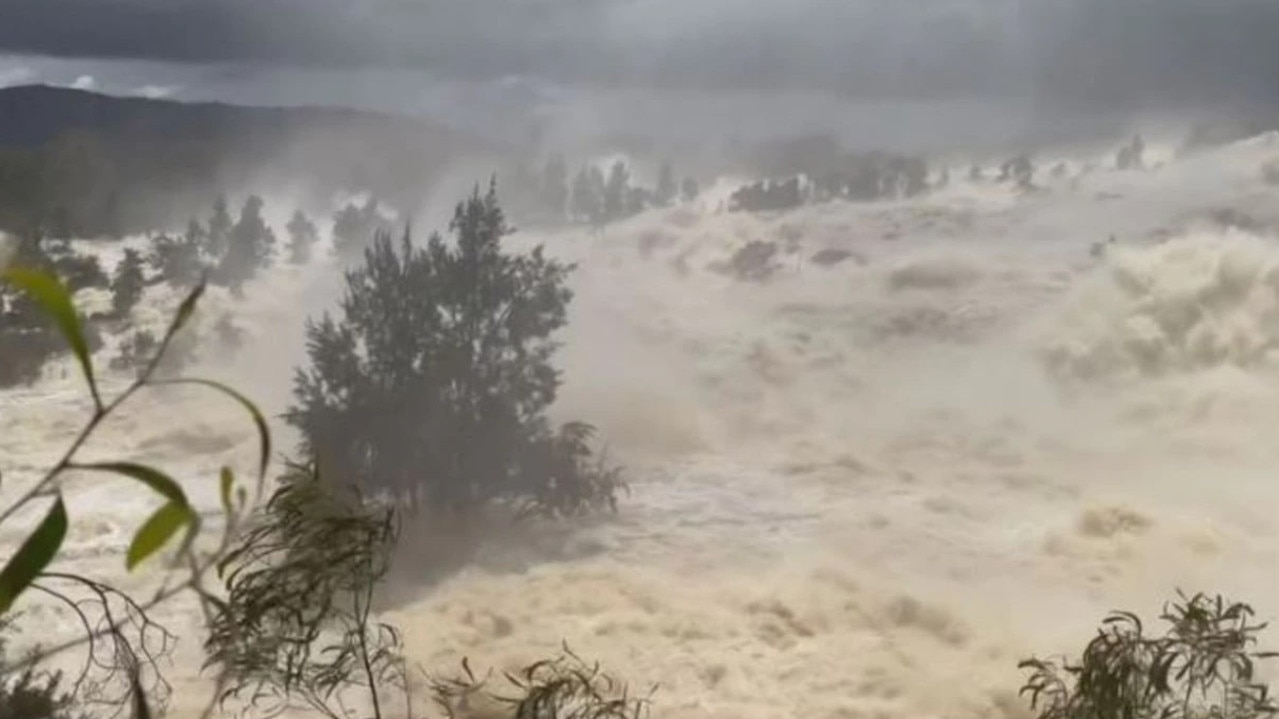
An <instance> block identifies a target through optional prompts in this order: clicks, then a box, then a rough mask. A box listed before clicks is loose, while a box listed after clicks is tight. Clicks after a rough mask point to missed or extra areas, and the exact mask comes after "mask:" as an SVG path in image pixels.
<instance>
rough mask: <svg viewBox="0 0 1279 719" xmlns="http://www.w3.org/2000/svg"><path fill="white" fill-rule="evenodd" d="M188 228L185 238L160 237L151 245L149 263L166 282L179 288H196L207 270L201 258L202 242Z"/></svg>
mask: <svg viewBox="0 0 1279 719" xmlns="http://www.w3.org/2000/svg"><path fill="white" fill-rule="evenodd" d="M191 229H192V228H188V231H187V234H186V236H184V237H172V236H170V235H160V236H159V237H157V238H155V240H154V241H153V242H152V244H151V256H150V257H149V258H148V261H149V262H150V264H151V267H152V268H153V269H154V270H155V273H156V274H157V275H158V276H159V277H160V278H162V279H164V281H165V282H168V283H169V284H170V285H172V286H174V287H179V288H188V287H194V286H195V284H196V283H197V282H199V280H200V276H201V274H202V273H203V272H204V270H205V264H204V262H203V261H202V260H201V257H200V240H199V236H198V235H193V234H192V232H191Z"/></svg>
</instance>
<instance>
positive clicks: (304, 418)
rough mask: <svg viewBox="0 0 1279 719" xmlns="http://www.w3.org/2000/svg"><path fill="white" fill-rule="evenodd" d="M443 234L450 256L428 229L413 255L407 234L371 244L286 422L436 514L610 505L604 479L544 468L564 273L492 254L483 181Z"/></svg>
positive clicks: (370, 480) (346, 476) (327, 464)
mask: <svg viewBox="0 0 1279 719" xmlns="http://www.w3.org/2000/svg"><path fill="white" fill-rule="evenodd" d="M449 229H450V231H451V232H452V233H453V235H454V238H455V240H456V244H455V246H453V245H451V244H449V243H446V242H445V240H444V238H443V237H441V236H440V235H439V234H438V233H436V234H433V235H432V236H431V237H430V238H429V239H428V240H427V243H426V246H425V247H415V246H414V244H413V242H412V240H411V238H410V236H409V233H408V232H407V231H406V232H405V233H404V236H403V238H402V239H401V241H400V242H399V243H398V244H399V249H398V251H397V248H396V243H394V242H392V240H391V238H390V237H389V236H387V235H386V234H379V236H378V237H377V238H376V240H375V241H374V244H373V246H372V247H370V248H369V249H368V250H366V252H365V256H364V260H365V261H364V265H363V266H361V267H359V268H357V269H355V270H353V271H351V272H349V273H348V274H347V276H346V283H347V292H346V296H345V298H344V300H343V302H342V304H341V308H340V314H339V316H338V317H337V318H336V319H335V318H334V317H332V316H329V315H325V316H324V318H323V319H321V320H320V321H318V322H311V323H309V324H308V328H307V337H308V354H309V357H310V366H309V367H308V368H306V369H305V370H300V371H299V372H298V374H297V377H296V380H295V395H296V398H297V406H296V407H294V408H293V409H292V410H291V411H290V413H289V414H288V420H289V422H290V423H292V424H293V425H295V426H297V427H298V428H299V429H300V430H301V431H302V434H303V437H304V438H305V447H304V449H305V451H307V452H308V453H309V454H310V455H311V456H313V457H315V458H316V459H318V460H319V462H320V466H321V467H324V468H326V471H327V472H329V473H330V474H332V475H333V476H336V477H339V478H341V479H343V480H345V481H356V482H359V483H360V484H361V486H363V487H365V488H366V489H367V490H368V491H370V492H373V493H383V494H389V495H391V496H394V497H395V498H397V499H399V500H401V501H407V502H409V503H410V504H412V505H415V506H416V505H419V504H424V505H425V506H427V507H429V508H431V509H434V510H444V511H469V510H474V509H476V508H478V507H479V506H480V505H483V504H485V503H487V502H489V501H492V500H498V499H510V500H515V501H528V500H533V501H534V502H536V503H538V504H539V505H540V508H541V509H543V510H545V511H548V512H556V511H559V512H572V511H577V510H579V509H582V508H583V507H582V506H581V503H580V502H579V501H578V499H579V498H581V497H583V496H587V495H591V493H590V492H587V491H585V490H582V489H581V487H583V486H586V485H591V486H599V487H602V488H603V489H602V490H600V491H602V492H604V493H605V494H611V492H612V491H613V489H614V488H615V487H617V486H619V485H618V483H617V482H616V476H615V475H607V476H601V475H599V474H598V473H594V471H593V470H594V468H591V470H592V471H591V472H579V473H575V471H576V470H578V469H581V465H580V464H578V465H573V466H568V465H565V464H564V463H562V462H560V463H552V462H548V461H546V460H545V455H546V452H547V448H548V447H550V446H551V443H553V442H554V441H556V438H555V436H553V435H552V433H551V432H550V431H549V427H548V424H547V420H546V418H545V411H546V408H547V407H548V406H549V405H550V404H551V402H552V401H553V400H554V399H555V394H556V390H557V388H558V386H559V383H560V378H559V373H558V372H557V371H556V370H555V369H554V368H553V367H552V366H551V364H550V360H551V356H552V354H553V352H554V351H555V348H556V346H557V344H556V342H554V341H553V340H552V335H553V334H554V333H555V332H556V331H557V330H559V329H560V328H561V327H563V325H564V323H565V320H566V311H567V305H568V302H569V300H570V299H571V297H572V293H571V291H570V290H569V289H568V288H567V287H566V286H565V283H566V279H567V276H568V273H569V271H570V270H571V266H569V265H564V264H561V263H559V262H556V261H554V260H550V259H548V258H547V257H545V256H544V254H543V252H542V249H541V248H540V247H538V248H537V249H535V250H533V251H532V252H530V253H528V254H514V253H507V252H504V251H503V249H502V246H501V242H502V238H503V237H505V236H506V235H508V234H510V232H511V230H510V228H509V227H508V226H507V224H506V219H505V216H504V214H503V212H502V209H501V208H500V207H499V206H498V201H497V190H496V184H495V183H494V185H492V186H490V188H489V191H488V193H487V194H485V195H481V194H480V193H479V191H478V189H477V190H476V191H475V192H474V193H473V194H472V196H471V197H470V198H469V199H467V200H466V201H465V202H463V203H460V204H459V205H458V206H457V208H456V210H455V212H454V216H453V220H452V222H451V223H450V226H449ZM592 483H593V484H592ZM550 486H555V487H557V488H559V489H558V490H557V491H555V492H549V491H547V488H548V487H550ZM598 495H599V492H598V491H597V492H595V493H594V494H593V495H591V496H598ZM542 499H546V500H547V501H548V502H552V503H553V504H552V505H550V506H548V505H546V504H545V503H543V502H541V500H542Z"/></svg>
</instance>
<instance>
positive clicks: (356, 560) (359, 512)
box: [205, 465, 407, 719]
mask: <svg viewBox="0 0 1279 719" xmlns="http://www.w3.org/2000/svg"><path fill="white" fill-rule="evenodd" d="M397 536H398V523H397V521H396V518H395V514H394V512H393V511H392V510H390V509H389V508H385V507H377V506H375V505H372V504H369V503H366V502H365V501H364V498H363V497H361V496H360V495H359V493H358V492H354V491H353V490H352V488H351V487H349V486H345V487H344V486H339V485H336V484H333V483H330V482H328V481H326V480H325V478H324V477H323V476H322V475H321V474H320V473H319V471H318V469H317V468H316V467H315V465H307V466H303V465H291V466H290V468H289V471H288V473H287V474H285V475H284V476H283V477H282V478H281V479H280V482H279V485H278V487H277V489H276V490H275V492H274V494H272V496H271V498H270V499H269V500H268V501H267V503H266V506H265V507H264V508H263V510H262V511H261V512H260V513H257V514H256V515H255V516H254V517H253V518H252V519H251V520H250V523H249V524H248V526H247V528H246V531H245V532H244V534H243V535H242V537H241V538H240V539H239V540H238V541H237V543H236V544H235V545H234V546H233V547H232V548H231V550H230V551H229V552H228V553H227V556H226V559H225V560H224V563H223V564H222V567H223V570H224V571H225V572H226V575H225V576H226V579H225V584H226V590H227V594H226V600H225V602H224V603H222V604H221V605H220V606H219V608H218V611H217V612H216V613H215V614H214V616H213V619H212V621H211V625H210V627H209V637H208V639H207V640H206V642H205V649H206V652H207V654H208V658H207V662H206V666H216V667H217V668H219V669H221V670H222V671H223V672H225V676H226V677H227V678H228V679H229V682H228V684H227V685H226V686H225V688H224V689H223V690H222V692H221V694H220V696H219V701H220V702H221V703H224V704H225V703H226V702H227V701H230V700H238V701H242V702H245V703H246V704H248V705H249V707H251V708H253V709H255V710H257V711H265V712H266V713H267V715H270V716H274V715H276V714H278V713H279V712H281V711H283V710H285V709H288V708H290V707H291V706H293V705H294V704H295V703H297V702H298V701H301V702H302V703H303V704H305V705H306V706H309V707H311V708H312V709H315V710H317V711H320V712H321V713H323V714H325V715H327V716H329V717H334V718H335V719H336V718H338V717H342V716H345V714H344V713H343V711H342V708H343V707H345V706H346V701H345V700H347V699H349V694H350V693H351V692H352V691H354V692H356V693H357V694H359V695H363V697H364V698H365V699H366V700H368V702H369V703H370V705H371V706H372V715H373V716H374V717H378V718H379V719H380V717H382V716H383V703H384V702H385V701H386V691H387V690H388V689H390V688H391V687H392V686H394V687H395V688H397V689H398V690H399V691H401V692H403V691H407V682H406V681H405V679H406V677H405V674H404V662H403V660H402V659H401V657H400V653H399V649H400V639H399V635H398V633H397V632H396V631H395V630H394V629H393V628H391V627H390V626H388V625H385V624H379V623H376V622H374V621H373V618H372V607H373V602H374V592H375V590H376V588H377V586H378V583H379V582H380V581H381V579H382V578H383V577H384V576H385V574H386V572H387V569H388V567H389V561H390V554H391V550H392V549H393V547H394V544H395V541H396V537H397Z"/></svg>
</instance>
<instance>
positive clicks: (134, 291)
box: [111, 248, 146, 317]
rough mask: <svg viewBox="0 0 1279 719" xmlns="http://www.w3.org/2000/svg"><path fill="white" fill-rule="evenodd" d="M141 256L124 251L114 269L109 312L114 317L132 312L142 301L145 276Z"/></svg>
mask: <svg viewBox="0 0 1279 719" xmlns="http://www.w3.org/2000/svg"><path fill="white" fill-rule="evenodd" d="M142 268H143V262H142V254H141V253H140V252H138V251H137V250H135V249H133V248H128V249H126V250H125V251H124V257H123V258H122V259H121V260H120V263H119V264H118V265H116V268H115V279H114V281H113V282H112V283H111V311H112V312H114V313H115V316H116V317H124V316H125V315H127V314H129V313H130V312H132V311H133V308H134V307H136V306H137V304H138V301H139V300H141V299H142V291H143V289H145V286H146V276H145V275H144V274H143V272H142Z"/></svg>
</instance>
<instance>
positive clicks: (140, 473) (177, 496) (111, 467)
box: [71, 462, 191, 507]
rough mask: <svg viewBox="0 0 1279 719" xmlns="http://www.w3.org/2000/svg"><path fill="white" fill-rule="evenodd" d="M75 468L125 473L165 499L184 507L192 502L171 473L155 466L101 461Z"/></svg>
mask: <svg viewBox="0 0 1279 719" xmlns="http://www.w3.org/2000/svg"><path fill="white" fill-rule="evenodd" d="M71 467H72V468H74V469H83V470H90V471H94V472H111V473H113V474H120V475H124V476H125V477H130V478H132V479H136V480H138V481H139V482H142V483H143V484H145V485H147V486H148V487H150V488H151V489H154V490H155V491H157V492H159V493H160V494H161V495H163V496H164V498H165V499H167V500H169V501H170V502H173V503H175V504H180V505H182V506H184V507H189V506H190V504H191V503H190V502H188V501H187V495H186V493H185V492H183V491H182V487H180V486H178V483H177V482H175V481H174V480H173V478H172V477H170V476H169V475H167V474H165V473H163V472H161V471H160V470H158V469H155V468H153V467H148V466H146V465H143V464H134V463H132V462H99V463H95V464H73V465H71Z"/></svg>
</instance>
